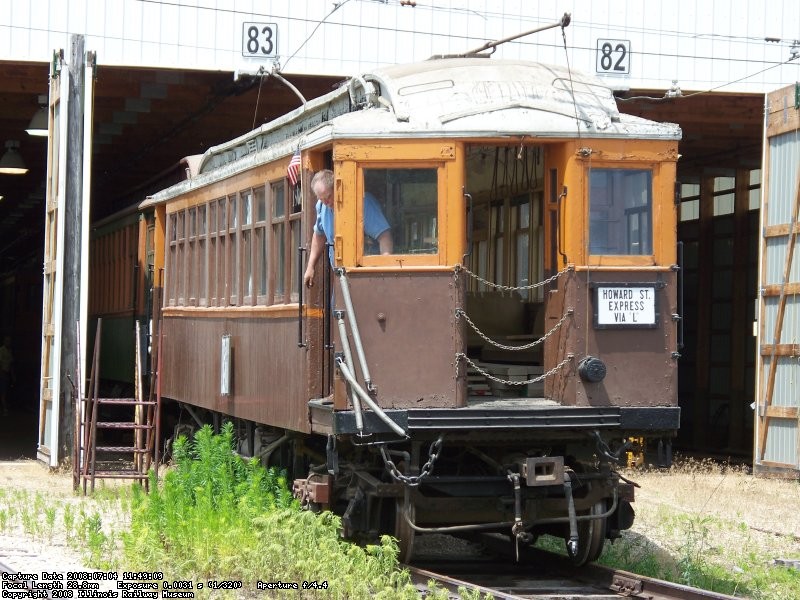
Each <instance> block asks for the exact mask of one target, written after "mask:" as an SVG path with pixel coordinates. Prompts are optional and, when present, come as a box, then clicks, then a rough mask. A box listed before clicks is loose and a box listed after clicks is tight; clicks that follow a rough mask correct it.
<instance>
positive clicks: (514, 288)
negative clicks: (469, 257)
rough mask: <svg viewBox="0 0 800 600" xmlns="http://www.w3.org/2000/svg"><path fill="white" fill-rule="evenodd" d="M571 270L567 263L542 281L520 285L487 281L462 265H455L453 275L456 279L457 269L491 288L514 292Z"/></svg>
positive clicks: (535, 285)
mask: <svg viewBox="0 0 800 600" xmlns="http://www.w3.org/2000/svg"><path fill="white" fill-rule="evenodd" d="M573 270H574V267H573V266H572V265H569V266H567V267H564V268H563V269H561V270H560V271H559V272H558V273H556V274H555V275H551V276H550V277H548V278H547V279H545V280H544V281H540V282H539V283H532V284H530V285H520V286H513V285H501V284H499V283H494V282H493V281H489V280H488V279H484V278H483V277H481V276H480V275H478V274H477V273H473V272H472V271H470V270H469V269H468V268H467V267H465V266H464V265H456V269H455V277H456V279H457V278H458V273H459V271H464V272H465V273H466V274H467V275H471V276H472V277H473V278H474V279H476V280H477V281H479V282H480V283H482V284H484V285H487V286H489V287H492V288H495V289H498V290H502V291H504V292H515V291H520V290H533V289H536V288H538V287H542V286H543V285H547V284H548V283H552V282H554V281H555V280H556V279H558V278H559V277H561V276H562V275H563V274H564V273H566V272H568V271H573Z"/></svg>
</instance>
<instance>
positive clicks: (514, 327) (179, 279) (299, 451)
mask: <svg viewBox="0 0 800 600" xmlns="http://www.w3.org/2000/svg"><path fill="white" fill-rule="evenodd" d="M679 137H680V130H679V129H678V128H677V127H676V126H674V125H669V124H658V123H653V122H650V121H646V120H642V119H638V118H635V117H630V116H626V115H623V114H620V113H619V112H618V111H617V108H616V105H615V102H614V99H613V96H612V94H611V92H610V91H609V90H608V88H606V87H605V86H604V85H603V84H602V83H601V82H599V81H598V80H596V79H593V78H591V77H587V76H584V75H580V74H577V73H574V72H569V71H568V70H566V69H564V68H561V67H553V66H547V65H542V64H538V63H527V62H522V61H496V60H490V59H487V58H457V59H438V60H430V61H426V62H424V63H419V64H413V65H403V66H395V67H387V68H382V69H378V70H375V71H373V72H370V73H365V74H363V75H361V76H359V77H355V78H353V79H351V80H350V81H349V82H348V83H347V84H346V85H344V86H343V87H342V88H340V89H338V90H336V91H333V92H331V93H330V94H328V95H326V96H323V97H321V98H318V99H316V100H313V101H309V102H307V103H305V104H304V105H303V106H302V107H301V108H298V109H296V110H295V111H293V112H291V113H289V114H287V115H285V116H283V117H281V118H279V119H277V120H275V121H273V122H271V123H268V124H265V125H263V126H261V127H260V128H258V129H256V130H254V131H252V132H250V133H248V134H246V135H243V136H241V137H239V138H237V139H234V140H232V141H231V142H229V143H227V144H223V145H221V146H219V147H215V148H212V149H210V150H209V151H208V152H207V153H206V154H205V155H204V156H203V159H202V161H201V164H200V168H199V171H198V173H197V174H196V175H195V176H193V177H191V178H189V179H188V180H187V181H185V182H183V183H180V184H178V185H175V186H173V187H170V188H168V189H166V190H164V191H162V192H159V193H158V194H155V195H154V196H152V197H150V198H148V200H147V201H146V202H144V203H143V205H142V209H143V210H148V211H150V210H153V209H155V215H156V229H157V230H160V231H162V232H163V242H164V243H163V246H162V247H160V248H157V252H158V253H161V254H162V256H163V260H164V265H165V289H164V300H163V303H162V323H163V325H162V328H161V340H160V346H161V348H162V355H161V357H160V361H161V365H162V367H161V370H160V373H159V376H160V382H159V387H160V390H161V394H162V395H163V396H164V397H165V398H169V399H172V400H175V401H176V402H178V403H181V404H182V405H183V406H185V407H186V408H187V409H188V410H189V412H191V414H193V415H194V418H195V419H196V421H197V423H201V422H203V421H205V420H209V421H211V420H216V422H218V420H219V419H220V418H231V419H234V420H235V421H236V423H237V424H238V426H239V427H238V431H239V432H240V449H241V451H242V452H245V453H248V454H252V455H255V456H260V457H261V458H262V460H263V461H264V462H266V463H270V464H277V463H281V464H283V465H285V466H287V467H288V468H289V469H290V472H291V474H292V476H293V477H294V478H295V479H296V481H295V491H296V493H297V494H298V496H299V497H301V498H302V499H303V501H304V503H306V504H307V505H308V506H309V507H312V508H330V509H332V510H336V511H337V512H339V513H340V514H342V515H343V526H344V530H345V531H344V533H345V534H346V535H347V536H349V537H354V538H363V537H370V536H374V535H376V534H377V533H380V532H385V531H390V532H392V533H394V534H395V535H396V536H398V538H399V539H400V542H401V548H402V551H403V556H404V558H409V557H410V556H411V555H412V554H413V542H414V538H415V536H416V535H418V534H425V533H430V532H451V533H458V532H466V531H497V532H504V533H507V534H509V536H510V537H511V539H512V540H515V541H516V542H517V543H525V544H529V543H535V540H536V539H537V537H538V536H539V535H540V534H551V535H556V536H559V537H561V538H563V539H564V540H565V543H566V545H567V549H568V551H569V553H570V555H571V556H572V558H573V560H574V561H575V562H576V563H578V564H582V563H584V562H586V561H589V560H593V559H594V558H596V557H597V556H598V555H599V553H600V551H601V549H602V547H603V543H604V540H605V539H608V538H612V539H613V538H614V537H616V536H618V535H619V532H620V530H622V529H625V528H627V527H630V525H631V523H632V521H633V511H632V509H631V502H632V501H633V486H632V485H630V484H629V483H626V482H625V481H624V480H622V479H621V478H620V476H619V475H618V474H617V473H616V471H615V467H616V465H617V464H618V462H619V461H620V460H621V458H622V457H623V455H624V452H625V450H626V449H627V448H628V447H629V441H628V440H629V438H630V437H631V436H642V435H646V436H648V437H650V438H652V439H662V440H664V441H665V442H666V443H668V442H669V439H671V437H672V436H673V435H674V433H675V431H676V429H677V428H678V424H679V408H678V407H677V385H676V382H677V381H676V380H677V364H676V360H677V357H678V354H677V350H678V344H679V340H678V339H677V335H678V328H677V323H678V320H679V319H680V315H679V314H678V303H677V297H678V289H677V288H678V265H677V258H676V208H675V197H674V189H675V187H674V186H675V165H676V161H677V159H678V154H677V141H678V139H679ZM295 156H298V157H299V160H300V165H301V170H300V174H299V180H298V182H297V185H292V178H289V177H287V168H288V167H289V165H290V163H291V162H292V161H293V157H295ZM323 169H330V170H331V171H332V175H331V176H332V183H333V187H332V196H331V200H330V202H331V205H332V211H333V225H334V226H333V231H332V232H331V234H330V237H329V239H328V240H327V241H328V245H327V246H326V250H327V251H326V252H325V256H323V259H322V260H320V261H319V265H318V268H317V270H316V272H315V275H314V278H313V286H312V287H311V288H310V289H305V290H304V289H303V287H302V283H303V277H302V274H303V270H304V268H305V261H306V260H307V253H304V252H305V250H306V249H307V248H308V247H309V246H310V244H311V240H312V236H314V235H317V234H316V233H315V232H314V228H315V223H316V221H317V214H318V212H320V210H322V212H324V209H321V208H320V204H319V201H318V199H317V198H316V197H315V195H314V194H315V192H316V193H319V191H318V190H314V189H312V186H311V185H310V182H311V176H312V174H313V173H314V172H318V171H320V170H323ZM365 198H368V200H367V199H365ZM376 207H377V208H376ZM375 211H377V212H378V213H380V214H381V215H382V217H383V218H384V221H381V222H382V223H383V222H385V226H381V227H379V229H381V233H382V232H384V231H388V232H389V234H390V238H391V246H390V247H389V248H386V247H384V246H382V245H381V246H380V247H379V246H378V244H377V243H376V241H375V240H374V239H371V238H370V232H372V233H373V234H375V232H376V229H375V228H374V227H372V228H370V227H369V226H367V227H366V228H365V221H370V220H371V219H372V218H373V217H372V216H370V214H369V213H374V212H375ZM387 250H388V251H387ZM326 258H328V259H329V260H326Z"/></svg>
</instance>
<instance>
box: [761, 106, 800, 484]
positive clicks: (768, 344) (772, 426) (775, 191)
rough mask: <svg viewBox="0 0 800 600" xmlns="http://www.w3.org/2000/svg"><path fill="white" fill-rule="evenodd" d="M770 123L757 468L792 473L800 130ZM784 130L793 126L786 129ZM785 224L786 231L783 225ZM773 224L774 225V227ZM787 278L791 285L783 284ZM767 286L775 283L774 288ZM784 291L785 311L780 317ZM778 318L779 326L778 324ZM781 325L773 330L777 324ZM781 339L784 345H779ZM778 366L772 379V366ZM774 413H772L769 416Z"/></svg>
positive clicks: (798, 332)
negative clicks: (795, 227)
mask: <svg viewBox="0 0 800 600" xmlns="http://www.w3.org/2000/svg"><path fill="white" fill-rule="evenodd" d="M784 92H786V90H782V91H781V92H780V93H779V92H775V93H774V94H770V102H771V103H772V105H770V103H769V102H768V106H769V107H770V109H769V110H770V112H771V113H775V112H776V109H777V110H780V104H781V102H780V101H781V98H782V96H781V94H783V93H784ZM770 123H772V124H773V125H771V126H770V127H768V132H767V134H768V151H767V160H768V165H765V168H764V172H765V173H766V174H767V185H766V195H765V204H764V206H763V207H762V219H763V225H764V230H763V238H762V245H761V253H762V257H761V258H762V263H761V269H762V270H761V278H760V279H761V289H762V298H761V323H760V333H759V336H760V337H759V348H760V355H761V368H760V371H759V386H758V395H757V398H758V400H757V403H758V410H757V411H756V423H755V426H756V444H755V464H756V468H757V470H758V469H763V470H765V471H766V470H770V469H777V470H779V471H781V472H789V473H792V472H793V473H794V475H795V476H796V475H797V474H798V473H797V469H800V455H799V454H800V449H799V445H800V436H798V425H799V423H798V415H800V412H798V409H799V408H800V360H798V357H797V356H795V355H794V354H796V352H795V351H794V350H791V349H790V348H791V347H790V346H788V345H789V344H798V343H800V295H799V294H797V293H795V292H794V290H795V289H796V288H797V286H798V285H799V284H800V247H798V246H800V236H795V240H794V242H792V236H791V235H788V234H787V233H786V232H787V231H791V225H792V224H793V223H794V219H795V217H796V206H797V202H799V201H800V199H798V197H797V196H798V175H799V174H800V131H798V130H797V129H792V128H791V126H789V127H787V126H786V125H787V124H788V123H789V121H788V120H785V119H780V118H779V119H777V120H775V119H773V120H772V121H770ZM786 129H789V130H788V131H786ZM781 227H782V230H781V229H780V228H781ZM770 228H772V229H770ZM790 243H794V249H793V254H792V262H791V265H790V268H789V271H788V277H785V273H786V263H787V258H788V257H789V252H788V251H789V248H790ZM784 283H786V284H787V285H788V286H790V287H784V286H783V284H784ZM769 286H772V288H771V289H770V288H769ZM781 294H783V296H784V300H783V309H782V311H783V314H782V317H781V304H782V301H781ZM779 319H781V320H780V326H779ZM778 326H779V328H780V331H779V335H777V336H776V335H775V331H776V327H778ZM776 344H779V345H780V346H777V348H776V346H775V345H776ZM773 365H774V369H775V371H774V373H775V376H774V384H772V389H770V371H771V370H772V368H773ZM770 415H771V416H770Z"/></svg>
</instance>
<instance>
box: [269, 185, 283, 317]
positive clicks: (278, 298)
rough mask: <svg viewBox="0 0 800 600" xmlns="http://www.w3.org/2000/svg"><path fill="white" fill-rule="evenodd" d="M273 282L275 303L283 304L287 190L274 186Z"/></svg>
mask: <svg viewBox="0 0 800 600" xmlns="http://www.w3.org/2000/svg"><path fill="white" fill-rule="evenodd" d="M272 264H273V271H272V281H273V294H272V295H273V298H272V301H273V302H283V301H284V294H285V293H286V188H285V186H284V184H283V182H282V181H281V182H280V183H273V184H272Z"/></svg>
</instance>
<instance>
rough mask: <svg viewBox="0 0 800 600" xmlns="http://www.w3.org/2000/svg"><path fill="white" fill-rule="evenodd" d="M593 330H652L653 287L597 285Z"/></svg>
mask: <svg viewBox="0 0 800 600" xmlns="http://www.w3.org/2000/svg"><path fill="white" fill-rule="evenodd" d="M595 289H596V293H597V296H596V298H595V300H596V302H595V310H596V312H595V327H598V328H603V327H621V328H623V327H655V326H656V289H655V285H653V284H636V285H621V284H597V286H596V288H595Z"/></svg>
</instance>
